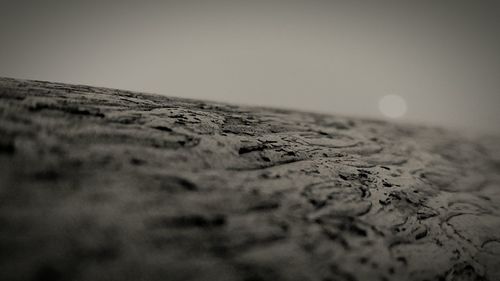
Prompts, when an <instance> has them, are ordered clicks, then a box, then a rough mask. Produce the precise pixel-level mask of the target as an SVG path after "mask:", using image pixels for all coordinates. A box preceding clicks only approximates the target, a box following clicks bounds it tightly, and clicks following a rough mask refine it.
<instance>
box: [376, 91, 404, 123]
mask: <svg viewBox="0 0 500 281" xmlns="http://www.w3.org/2000/svg"><path fill="white" fill-rule="evenodd" d="M378 108H379V110H380V112H381V113H382V114H383V115H384V116H386V117H389V118H399V117H403V116H404V115H405V114H406V110H407V106H406V101H405V100H404V99H403V98H402V97H401V96H398V95H386V96H383V97H382V98H381V99H380V100H379V101H378Z"/></svg>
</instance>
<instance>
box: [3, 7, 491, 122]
mask: <svg viewBox="0 0 500 281" xmlns="http://www.w3.org/2000/svg"><path fill="white" fill-rule="evenodd" d="M0 3H1V7H0V38H1V41H0V76H6V77H15V78H28V79H39V80H50V81H58V82H67V83H81V84H89V85H96V86H105V87H112V88H122V89H129V90H137V91H144V92H153V93H159V94H165V95H169V96H178V97H189V98H199V99H206V100H216V101H225V102H231V103H240V104H251V105H266V106H276V107H284V108H296V109H301V110H308V111H318V112H326V113H333V114H343V115H354V116H362V117H373V118H386V117H385V116H384V115H383V113H384V112H383V111H384V110H383V109H382V111H381V110H380V108H379V102H380V100H381V99H382V97H384V96H386V95H395V96H399V97H400V98H401V99H402V100H403V102H405V103H406V107H407V110H406V111H405V112H404V111H401V110H400V111H398V112H403V114H399V115H398V116H400V117H398V118H399V120H403V121H406V120H408V121H412V122H420V123H427V124H435V125H440V126H447V127H452V128H464V129H466V130H475V131H483V132H488V131H490V132H492V131H495V132H500V110H499V107H500V1H496V0H491V1H480V0H474V1H473V0H470V1H459V0H449V1H448V0H446V1H438V0H432V1H425V0H424V1H404V0H397V1H396V0H394V1H389V0H385V1H384V0H382V1H380V0H379V1H368V0H367V1H355V0H346V1H335V0H330V1H326V0H325V1H315V0H307V1H293V0H292V1H273V0H264V1H255V0H253V1H248V0H247V1H238V0H227V1H223V0H216V1H210V0H200V1H189V0H179V1H144V0H142V1H124V0H120V1H118V0H116V1H103V0H101V1H70V0H64V1H50V0H44V1H39V0H37V1H23V0H12V1H4V0H0ZM396 106H397V105H396ZM396 109H397V108H396Z"/></svg>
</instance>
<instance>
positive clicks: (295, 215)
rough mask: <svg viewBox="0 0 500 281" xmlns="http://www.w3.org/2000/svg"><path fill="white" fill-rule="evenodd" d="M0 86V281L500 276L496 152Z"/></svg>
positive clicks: (353, 125)
mask: <svg viewBox="0 0 500 281" xmlns="http://www.w3.org/2000/svg"><path fill="white" fill-rule="evenodd" d="M499 140H500V139H499V138H497V137H482V138H474V139H473V138H470V137H464V136H463V135H460V134H458V133H455V132H450V131H446V130H443V129H436V128H427V127H419V126H415V125H404V124H393V123H386V122H381V121H374V120H362V119H355V118H347V117H336V116H330V115H321V114H312V113H304V112H295V111H286V110H278V109H268V108H256V107H240V106H233V105H226V104H219V103H213V102H203V101H195V100H185V99H178V98H170V97H165V96H158V95H148V94H141V93H135V92H128V91H121V90H112V89H104V88H95V87H88V86H76V85H65V84H58V83H49V82H38V81H24V80H14V79H5V78H2V79H0V165H1V170H0V202H1V203H0V224H1V227H0V279H1V280H245V281H250V280H322V281H326V280H349V281H350V280H491V281H493V280H500V270H499V269H498V268H500V210H499V208H500V146H499V143H500V142H499Z"/></svg>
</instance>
